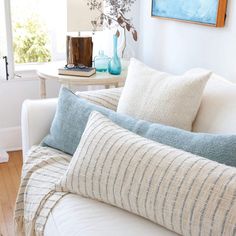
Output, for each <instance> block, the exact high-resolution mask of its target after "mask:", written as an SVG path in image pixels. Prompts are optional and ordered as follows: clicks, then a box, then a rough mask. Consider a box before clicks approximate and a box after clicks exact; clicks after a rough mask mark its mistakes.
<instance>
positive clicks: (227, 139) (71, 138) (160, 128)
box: [42, 88, 236, 167]
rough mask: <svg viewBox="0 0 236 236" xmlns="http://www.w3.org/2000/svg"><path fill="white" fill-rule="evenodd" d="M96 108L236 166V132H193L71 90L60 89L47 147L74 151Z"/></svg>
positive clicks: (158, 138)
mask: <svg viewBox="0 0 236 236" xmlns="http://www.w3.org/2000/svg"><path fill="white" fill-rule="evenodd" d="M92 111H98V112H100V113H102V114H103V115H105V116H107V117H108V118H109V119H111V120H112V121H113V122H115V123H116V124H118V125H120V126H121V127H123V128H125V129H128V130H130V131H132V132H134V133H136V134H138V135H140V136H143V137H145V138H148V139H151V140H154V141H157V142H160V143H162V144H166V145H169V146H172V147H175V148H178V149H182V150H185V151H188V152H191V153H193V154H197V155H199V156H202V157H206V158H208V159H212V160H214V161H218V162H220V163H224V164H227V165H231V166H235V167H236V135H213V134H203V133H191V132H188V131H184V130H181V129H177V128H174V127H169V126H165V125H160V124H154V123H150V122H146V121H144V120H138V119H135V118H132V117H130V116H127V115H123V114H119V113H116V112H114V111H111V110H109V109H106V108H104V107H101V106H98V105H95V104H92V103H90V102H88V101H86V100H85V99H81V98H80V97H78V96H76V95H75V94H74V93H72V92H71V91H70V90H68V89H66V88H62V89H61V91H60V96H59V101H58V106H57V111H56V115H55V118H54V120H53V122H52V125H51V129H50V134H49V135H47V136H46V137H45V138H44V140H43V142H42V145H43V146H49V147H52V148H55V149H59V150H61V151H63V152H66V153H69V154H72V155H73V154H74V152H75V150H76V148H77V146H78V144H79V142H80V139H81V136H82V134H83V132H84V129H85V127H86V124H87V121H88V117H89V115H90V113H91V112H92Z"/></svg>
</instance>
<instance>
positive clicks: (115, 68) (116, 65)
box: [108, 35, 122, 75]
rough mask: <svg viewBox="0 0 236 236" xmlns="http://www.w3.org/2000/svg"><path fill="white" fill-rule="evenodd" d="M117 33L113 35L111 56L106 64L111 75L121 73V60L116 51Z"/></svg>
mask: <svg viewBox="0 0 236 236" xmlns="http://www.w3.org/2000/svg"><path fill="white" fill-rule="evenodd" d="M117 41H118V37H117V35H114V36H113V57H112V58H111V60H110V62H109V65H108V72H109V73H110V74H112V75H120V73H121V69H122V68H121V62H120V58H119V57H118V53H117Z"/></svg>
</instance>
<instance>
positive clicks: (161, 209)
mask: <svg viewBox="0 0 236 236" xmlns="http://www.w3.org/2000/svg"><path fill="white" fill-rule="evenodd" d="M57 188H58V190H59V191H64V192H68V191H69V192H72V193H77V194H80V195H82V196H85V197H88V198H92V199H96V200H99V201H102V202H105V203H108V204H111V205H114V206H117V207H119V208H122V209H125V210H127V211H129V212H132V213H135V214H137V215H140V216H143V217H145V218H147V219H149V220H151V221H153V222H155V223H157V224H160V225H162V226H164V227H166V228H168V229H170V230H172V231H175V232H176V233H178V234H181V235H186V236H187V235H188V236H190V235H194V236H195V235H196V236H201V235H206V236H218V235H227V236H233V235H236V234H235V233H236V169H235V168H232V167H228V166H225V165H222V164H218V163H216V162H213V161H210V160H208V159H205V158H201V157H199V156H195V155H193V154H190V153H187V152H184V151H182V150H178V149H174V148H171V147H168V146H165V145H162V144H159V143H156V142H153V141H150V140H148V139H145V138H142V137H140V136H138V135H135V134H133V133H131V132H129V131H127V130H125V129H123V128H120V127H119V126H117V125H116V124H114V123H112V122H111V121H110V120H109V119H107V118H106V117H104V116H103V115H101V114H100V113H98V112H93V113H92V114H91V115H90V119H89V122H88V124H87V127H86V130H85V132H84V134H83V136H82V139H81V142H80V144H79V146H78V148H77V150H76V152H75V154H74V156H73V158H72V161H71V163H70V165H69V168H68V170H67V172H66V173H65V175H64V176H63V177H62V179H61V182H60V184H59V185H58V187H57Z"/></svg>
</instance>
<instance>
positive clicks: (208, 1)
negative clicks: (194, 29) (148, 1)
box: [152, 0, 220, 25]
mask: <svg viewBox="0 0 236 236" xmlns="http://www.w3.org/2000/svg"><path fill="white" fill-rule="evenodd" d="M219 1H220V0H152V16H159V17H165V18H173V19H178V20H185V21H193V22H198V23H203V24H212V25H216V23H217V13H218V5H219Z"/></svg>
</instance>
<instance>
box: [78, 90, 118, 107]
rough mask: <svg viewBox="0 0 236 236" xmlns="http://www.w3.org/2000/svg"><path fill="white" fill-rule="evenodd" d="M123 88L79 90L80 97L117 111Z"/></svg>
mask: <svg viewBox="0 0 236 236" xmlns="http://www.w3.org/2000/svg"><path fill="white" fill-rule="evenodd" d="M122 90H123V88H112V89H101V90H95V91H86V92H77V93H76V94H77V95H79V96H80V97H82V98H84V99H86V100H88V101H90V102H92V103H94V104H96V105H100V106H103V107H106V108H108V109H110V110H113V111H116V109H117V106H118V102H119V99H120V95H121V92H122Z"/></svg>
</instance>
